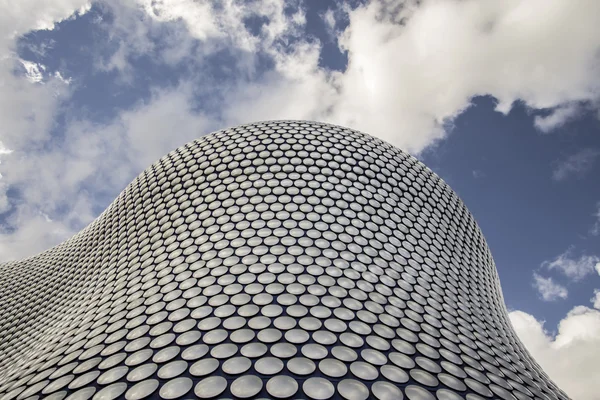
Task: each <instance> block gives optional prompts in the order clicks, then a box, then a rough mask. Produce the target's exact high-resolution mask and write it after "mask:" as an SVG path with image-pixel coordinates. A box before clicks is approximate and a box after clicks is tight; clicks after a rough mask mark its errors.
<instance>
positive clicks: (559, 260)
mask: <svg viewBox="0 0 600 400" xmlns="http://www.w3.org/2000/svg"><path fill="white" fill-rule="evenodd" d="M572 252H573V249H572V248H569V249H567V250H566V251H565V252H564V253H562V254H559V255H558V256H557V257H556V258H554V259H553V260H550V261H544V262H543V263H542V265H541V266H542V268H546V269H548V270H557V271H559V272H560V273H562V274H563V275H564V276H566V277H567V278H569V279H570V280H572V281H574V282H576V281H580V280H581V279H583V278H585V277H586V276H588V275H590V274H593V273H594V272H597V273H598V274H600V257H598V256H596V255H587V254H582V255H581V256H579V257H573V256H572Z"/></svg>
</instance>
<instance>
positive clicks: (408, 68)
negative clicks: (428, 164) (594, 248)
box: [0, 0, 600, 256]
mask: <svg viewBox="0 0 600 400" xmlns="http://www.w3.org/2000/svg"><path fill="white" fill-rule="evenodd" d="M100 3H102V4H103V7H106V9H108V10H111V12H112V18H107V19H106V20H105V21H102V22H101V24H103V25H105V26H106V32H108V38H109V41H110V43H111V46H112V47H111V48H113V49H115V51H114V52H113V53H112V54H110V57H108V58H99V59H98V60H97V69H98V71H100V72H107V71H110V72H115V73H116V74H115V75H116V76H117V79H121V80H122V81H124V82H126V83H129V84H133V82H134V80H135V79H134V78H135V77H136V76H137V75H138V74H136V71H135V68H136V66H135V62H134V60H136V59H139V58H140V57H144V56H145V57H147V58H146V59H147V60H149V62H152V63H156V64H161V65H166V66H170V67H173V66H184V68H182V69H183V70H184V71H185V72H184V74H185V76H181V77H174V78H173V77H170V78H173V79H171V81H170V82H171V86H173V82H174V81H175V82H177V81H179V85H177V84H175V86H174V87H175V88H177V89H178V90H183V89H182V88H185V90H187V91H186V92H185V93H182V94H180V95H176V94H175V93H174V92H172V91H171V90H170V89H168V90H165V88H164V86H161V85H164V83H163V82H146V83H144V84H145V85H149V88H148V90H147V91H146V93H148V92H149V93H153V94H152V95H151V96H150V98H147V99H143V101H142V102H134V103H133V105H132V106H128V107H127V108H125V109H123V110H121V113H120V115H117V116H116V117H115V118H113V119H111V120H110V121H102V123H98V122H96V121H92V120H90V121H86V120H81V119H76V118H75V119H73V118H71V119H68V120H67V122H68V123H69V124H70V125H71V126H68V127H66V128H65V130H66V131H68V132H70V133H69V134H70V135H72V137H73V141H74V142H77V143H81V145H82V146H90V147H93V146H97V145H98V143H100V144H99V145H98V147H97V149H98V151H109V152H110V155H109V156H106V157H107V160H106V161H104V160H103V159H102V158H101V157H100V156H98V155H96V154H93V155H89V157H91V159H92V160H96V161H97V163H93V162H89V163H86V161H85V160H82V157H80V156H79V155H78V153H77V151H65V152H62V153H61V147H60V146H63V145H65V144H64V142H62V141H61V140H58V141H56V142H55V140H56V138H54V137H53V136H52V128H53V127H54V124H55V123H56V116H57V115H58V114H59V113H60V112H61V110H62V107H64V106H65V104H68V99H69V93H70V92H71V91H73V90H76V89H75V88H73V86H75V85H68V82H69V79H68V78H69V77H63V76H62V75H57V74H56V73H54V74H48V76H46V75H45V74H44V73H43V72H44V71H43V70H42V69H41V66H37V65H35V68H37V69H38V72H40V74H41V76H42V80H41V81H40V82H31V80H36V79H38V77H39V74H37V72H36V70H35V68H34V66H33V65H32V64H27V65H25V64H20V65H21V66H22V67H23V68H29V69H25V72H24V73H23V74H21V75H20V76H19V75H18V74H17V75H15V74H14V73H13V72H14V65H15V63H18V62H20V61H19V60H18V59H17V58H16V56H11V57H12V58H8V59H7V58H4V59H2V60H3V61H2V62H3V63H4V64H3V66H2V68H1V71H0V74H1V75H0V79H3V80H4V86H3V92H2V94H0V121H2V125H3V127H6V129H5V130H3V131H2V132H1V133H0V141H1V142H2V144H3V146H4V147H5V148H7V149H11V150H14V152H13V153H12V154H7V155H2V161H3V164H2V174H3V175H4V177H3V178H2V180H3V183H4V185H3V186H0V209H1V210H3V211H4V213H5V218H4V220H5V225H6V226H5V229H4V231H3V234H2V238H3V239H1V240H0V242H1V241H2V240H5V243H10V236H11V235H13V234H16V233H18V232H19V229H20V227H24V226H26V221H27V219H28V218H29V219H33V218H38V217H37V216H39V215H40V214H39V213H43V214H45V215H48V216H49V217H50V219H52V221H53V222H54V223H55V224H64V227H65V229H64V230H62V231H63V232H67V231H68V232H71V231H72V230H74V229H75V230H77V229H80V228H82V227H83V225H85V224H86V223H88V222H90V221H91V219H92V218H93V215H95V214H96V213H97V210H98V209H99V208H100V209H102V208H104V207H106V205H107V204H108V201H109V200H107V197H110V196H109V193H111V194H112V195H113V196H114V195H116V194H117V193H118V191H119V190H120V189H122V188H123V186H124V185H125V184H126V182H127V179H125V178H119V179H116V178H115V179H113V180H109V179H108V178H106V175H107V174H108V172H107V169H106V168H107V167H106V166H105V165H111V168H116V169H117V170H118V171H120V173H119V174H118V176H119V177H125V176H127V177H129V179H131V178H133V176H135V173H138V172H140V170H141V169H142V168H143V167H145V166H147V165H148V164H149V163H150V162H151V161H152V160H153V159H155V158H156V157H159V156H160V155H162V154H164V153H166V152H167V151H169V150H171V149H172V148H173V147H175V145H176V144H180V143H181V142H180V141H177V140H173V141H169V140H166V139H165V136H164V132H163V131H168V132H169V134H170V133H172V132H173V131H174V130H173V129H172V128H171V127H167V126H165V124H164V122H163V121H164V120H165V119H168V120H170V121H173V123H174V124H177V130H178V131H179V132H182V133H181V135H180V136H178V138H179V139H181V140H189V139H191V138H192V137H195V136H198V135H200V134H201V133H203V132H207V131H210V130H212V129H214V128H217V127H221V126H227V125H233V124H237V123H242V122H248V121H254V120H259V119H275V118H300V119H318V120H324V121H328V122H333V123H337V124H341V125H346V126H350V127H353V128H356V129H360V130H364V131H367V132H369V133H371V134H374V135H376V136H379V137H380V138H382V139H384V140H387V141H389V142H391V143H393V144H395V145H397V146H399V147H401V148H403V149H405V150H407V151H410V152H412V153H419V152H420V151H422V150H424V149H425V148H427V147H428V146H431V145H432V144H434V143H436V142H438V141H439V140H441V139H443V138H444V137H445V135H446V134H447V129H448V126H451V123H452V121H453V119H454V118H456V117H457V116H458V115H459V114H460V113H461V112H463V111H464V110H466V109H467V108H468V107H469V106H470V105H471V100H472V99H473V97H475V96H479V95H489V96H492V97H494V98H495V99H496V100H497V110H498V111H499V112H503V113H508V112H509V111H510V109H511V107H512V104H513V103H514V102H516V101H521V102H522V103H523V104H525V105H526V106H527V107H529V108H531V109H532V110H533V111H534V112H535V111H537V110H540V111H543V113H544V115H545V116H544V117H539V118H537V119H536V122H535V123H536V125H537V127H538V128H539V129H540V130H541V131H544V132H546V131H551V130H552V129H553V127H556V126H560V125H561V124H563V123H565V121H568V119H569V118H571V117H573V116H574V115H576V113H577V110H579V108H580V107H582V106H587V107H589V106H590V105H593V104H597V101H598V93H600V90H599V89H600V82H599V81H598V80H597V79H596V77H597V76H598V75H599V74H598V73H599V72H600V62H599V57H600V51H599V50H600V24H597V18H596V15H598V14H599V13H600V2H597V1H594V0H582V1H578V2H571V1H568V0H530V1H528V2H523V1H520V0H506V1H502V2H498V1H493V0H484V1H480V0H464V1H456V0H436V1H433V0H425V1H416V0H386V1H380V0H373V1H371V2H368V3H367V4H365V5H361V6H358V7H354V8H352V7H351V6H344V7H339V8H337V9H336V10H334V13H333V14H332V13H325V14H324V15H323V17H324V18H325V21H327V22H328V23H329V24H330V26H335V32H334V39H335V40H336V41H337V43H338V45H339V48H340V50H341V51H343V52H345V53H346V56H347V58H348V65H347V66H346V68H345V69H342V70H341V71H337V70H336V71H333V70H330V69H328V68H326V67H325V66H323V65H322V64H321V62H320V57H321V52H322V44H321V43H320V41H319V40H318V39H317V38H314V37H309V36H307V35H306V16H305V10H304V9H303V3H302V2H300V1H293V2H284V1H281V0H252V1H241V0H240V1H238V0H223V1H220V2H219V1H204V0H153V1H150V0H128V1H125V2H120V1H116V0H101V1H100ZM89 7H90V3H89V2H88V1H84V0H58V1H53V2H50V1H42V2H40V1H37V0H36V1H34V0H26V1H22V2H19V7H11V8H10V10H9V13H8V14H7V13H5V14H3V15H1V16H0V33H1V34H2V39H1V40H3V42H2V43H0V45H1V46H0V51H4V52H5V53H6V54H9V53H10V52H11V51H13V50H10V49H12V48H13V47H14V46H13V45H14V39H15V38H17V37H18V36H19V35H22V34H25V33H27V32H29V31H31V30H34V29H52V28H53V26H54V24H55V23H56V22H58V21H63V20H65V19H68V18H71V17H72V16H74V15H77V13H82V12H85V11H87V10H88V9H89ZM100 8H101V9H103V8H102V7H100ZM249 20H252V21H254V22H253V24H248V21H249ZM331 24H333V25H331ZM250 25H253V26H250ZM96 45H99V43H96ZM98 50H105V49H98ZM95 53H96V54H98V55H99V56H98V57H101V56H100V55H101V54H106V53H105V52H102V51H97V52H95ZM11 54H12V53H11ZM223 58H225V59H226V60H227V62H226V63H224V62H223V61H222V60H223ZM7 60H8V61H7ZM69 61H70V60H68V59H67V60H64V62H65V63H67V64H68V63H69ZM25 62H31V61H28V60H25ZM215 63H219V64H218V65H217V64H215ZM27 71H29V72H27ZM28 76H29V79H28ZM75 79H77V78H75ZM38 80H39V79H38ZM41 82H44V84H40V83H41ZM154 86H156V87H154ZM57 93H58V95H57ZM167 99H171V100H173V103H169V102H168V101H170V100H167ZM199 99H200V100H199ZM158 116H162V118H163V119H161V118H159V117H158ZM186 124H190V125H189V126H188V125H186ZM97 132H100V133H102V135H104V136H102V137H100V136H99V134H95V133H97ZM88 135H89V136H90V138H87V139H85V138H80V136H88ZM179 139H178V140H179ZM112 143H115V144H116V145H113V144H112ZM134 143H135V144H134ZM115 146H117V147H115ZM118 146H120V147H118ZM125 149H126V150H128V151H129V150H131V151H132V153H131V154H135V157H132V156H131V154H127V153H126V152H125ZM86 151H87V150H86ZM90 151H91V150H90ZM84 153H85V152H84ZM94 157H96V158H94ZM119 157H121V158H119ZM131 158H135V161H130V159H131ZM100 160H102V161H100ZM111 160H114V161H111ZM50 161H55V162H56V163H57V164H56V165H57V167H56V168H54V170H55V171H44V172H42V173H39V174H38V175H39V176H40V177H39V178H34V177H32V176H27V175H26V171H29V173H30V174H31V173H32V172H31V171H35V169H34V167H35V168H37V167H38V166H40V165H44V164H42V162H50ZM136 161H137V162H136ZM142 162H143V163H145V164H143V165H142ZM73 166H78V167H79V168H78V170H77V171H71V170H67V169H66V168H67V167H71V168H73ZM135 168H139V169H138V170H136V171H135V173H134V172H133V170H134V169H135ZM47 169H49V168H47ZM60 171H62V172H64V173H66V174H67V172H68V174H67V176H68V178H67V179H57V178H56V177H57V176H60V175H57V173H58V172H60ZM42 177H46V178H48V179H56V180H55V181H53V182H52V184H53V185H54V186H55V188H46V187H44V185H48V184H46V183H44V182H42ZM98 179H105V180H106V181H102V182H104V183H105V184H106V186H105V187H104V188H103V189H102V190H105V191H106V193H102V194H101V195H98V194H97V193H95V191H96V190H100V189H95V187H97V186H95V185H94V184H95V183H97V182H98V181H97V180H98ZM33 185H38V186H35V187H34V186H33ZM39 185H41V186H39ZM67 185H72V186H71V187H67ZM111 185H112V186H111ZM118 185H121V186H118ZM11 189H13V190H11ZM79 189H82V190H83V189H85V190H83V191H82V190H79ZM78 190H79V191H78ZM61 191H63V192H64V193H70V194H73V197H69V196H57V195H56V194H55V193H54V192H57V193H60V192H61ZM78 193H81V194H78ZM86 193H87V194H86ZM82 196H84V197H85V196H87V197H85V198H84V197H82ZM98 199H101V200H98ZM87 202H90V204H89V205H87V206H85V207H84V206H82V205H81V204H87ZM76 204H80V205H79V206H78V207H79V211H78V212H77V215H80V216H81V217H76V216H74V214H73V215H70V214H69V213H67V212H64V210H71V209H75V207H76ZM23 207H29V208H28V210H24V209H22V208H23ZM59 210H63V212H59ZM11 213H14V215H13V214H11ZM19 215H20V217H18V216H19ZM27 216H29V217H27ZM86 218H87V219H86ZM39 221H42V220H41V219H40V220H39ZM77 221H79V222H77ZM78 224H79V225H78ZM38 229H40V230H41V228H38ZM48 229H50V230H52V231H60V230H56V229H54V228H52V227H51V226H50V223H48ZM15 232H16V233H15ZM51 237H55V236H52V235H51ZM32 240H33V239H32ZM48 243H49V242H48ZM9 247H10V246H9V245H6V247H5V248H9ZM32 248H33V247H32ZM23 249H27V246H24V247H23ZM24 251H25V253H13V254H12V256H22V255H25V254H31V253H27V251H26V250H24Z"/></svg>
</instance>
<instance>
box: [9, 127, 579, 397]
mask: <svg viewBox="0 0 600 400" xmlns="http://www.w3.org/2000/svg"><path fill="white" fill-rule="evenodd" d="M67 397H68V398H70V399H87V398H94V399H115V398H126V399H128V400H133V399H141V398H146V397H151V398H163V399H176V398H194V397H199V398H214V397H219V398H256V397H263V398H310V399H328V398H346V399H367V398H377V399H394V400H397V399H402V398H408V399H410V400H428V399H438V400H455V399H467V400H478V399H486V398H499V399H513V400H514V399H518V400H521V399H566V398H567V397H566V395H565V394H564V393H563V392H561V391H560V390H559V389H558V388H557V387H556V386H555V385H554V383H552V382H551V381H550V380H549V378H548V377H547V375H546V374H545V373H544V372H543V371H542V370H541V368H540V367H539V366H538V364H537V363H536V362H535V361H534V360H533V359H532V358H531V356H530V355H529V354H528V353H527V351H526V350H525V349H524V347H523V345H522V344H521V343H520V342H519V340H518V338H517V337H516V335H515V333H514V331H513V329H512V327H511V325H510V322H509V320H508V315H507V312H506V308H505V305H504V301H503V298H502V293H501V289H500V284H499V280H498V276H497V272H496V268H495V265H494V262H493V259H492V257H491V254H490V252H489V250H488V247H487V245H486V242H485V240H484V238H483V236H482V234H481V232H480V230H479V228H478V227H477V224H476V223H475V221H474V220H473V218H472V216H471V215H470V213H469V212H468V211H467V209H466V208H465V206H464V204H463V203H462V202H461V200H460V199H459V198H458V197H457V196H456V194H455V193H454V192H452V190H451V189H450V188H449V187H448V186H447V185H446V184H445V183H444V182H443V181H442V180H441V179H440V178H439V177H438V176H436V175H435V174H434V173H432V172H431V171H430V170H429V169H428V168H427V167H425V166H424V165H423V164H421V163H420V162H418V161H417V160H416V159H415V158H413V157H411V156H409V155H407V154H405V153H403V152H402V151H400V150H398V149H396V148H394V147H393V146H391V145H389V144H387V143H385V142H382V141H381V140H378V139H375V138H373V137H371V136H368V135H365V134H363V133H360V132H357V131H353V130H350V129H346V128H342V127H338V126H334V125H329V124H322V123H316V122H306V121H271V122H261V123H256V124H249V125H243V126H239V127H236V128H232V129H227V130H223V131H219V132H215V133H213V134H210V135H207V136H204V137H202V138H201V139H198V140H196V141H194V142H191V143H189V144H187V145H185V146H183V147H180V148H178V149H177V150H175V151H173V152H171V153H169V154H168V155H167V156H165V157H163V158H162V159H161V160H159V161H158V162H157V163H155V164H154V165H152V166H151V167H150V168H148V169H147V170H146V171H144V172H143V173H142V174H141V175H140V176H138V177H137V178H136V179H135V180H134V181H133V182H132V183H131V184H130V185H129V186H128V187H127V188H126V189H125V190H124V191H123V192H122V193H121V195H120V196H119V197H118V198H117V199H116V200H115V201H114V202H113V203H112V204H111V205H110V206H109V207H108V209H107V210H106V211H105V212H104V213H102V215H100V217H98V219H96V220H95V221H94V222H93V223H92V224H90V225H89V226H88V227H86V228H85V229H84V230H83V231H81V232H80V233H78V234H77V235H75V236H73V237H72V238H71V239H69V240H67V241H65V242H64V243H62V244H60V245H58V246H56V247H54V248H52V249H50V250H48V251H46V252H44V253H41V254H39V255H37V256H35V257H31V258H28V259H25V260H22V261H16V262H10V263H4V264H1V265H0V399H36V398H51V399H63V398H67Z"/></svg>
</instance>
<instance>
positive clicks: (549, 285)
mask: <svg viewBox="0 0 600 400" xmlns="http://www.w3.org/2000/svg"><path fill="white" fill-rule="evenodd" d="M533 287H534V288H535V289H536V290H537V291H538V294H539V295H540V297H541V298H542V300H544V301H555V300H558V299H563V300H564V299H566V298H567V296H568V295H569V292H568V290H567V288H566V287H564V286H562V285H559V284H558V283H556V282H554V280H553V279H552V278H550V277H547V278H545V277H543V276H541V275H539V274H538V273H536V272H534V273H533Z"/></svg>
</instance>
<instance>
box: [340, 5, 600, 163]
mask: <svg viewBox="0 0 600 400" xmlns="http://www.w3.org/2000/svg"><path fill="white" fill-rule="evenodd" d="M420 3H421V4H420V5H417V4H418V3H417V2H415V1H386V2H381V1H374V2H371V3H370V4H369V5H367V6H365V7H360V8H358V9H356V10H353V11H350V13H349V16H350V25H349V26H348V28H347V29H346V32H345V33H344V34H343V35H342V37H341V38H340V45H341V47H342V48H343V49H344V50H347V51H348V57H349V66H348V69H347V71H346V72H345V73H344V75H343V76H342V77H340V79H339V81H338V82H337V83H338V84H339V86H340V87H341V96H340V99H339V102H338V103H337V104H336V107H335V112H334V114H333V115H334V117H335V118H336V119H337V120H339V121H340V122H345V123H349V124H350V125H352V126H355V127H357V128H359V129H363V130H365V131H369V132H373V133H374V134H376V135H378V136H380V137H382V138H384V139H387V140H389V141H391V142H393V143H395V144H397V145H400V146H402V147H404V148H406V149H408V150H410V151H413V152H415V151H419V150H421V149H422V148H423V147H425V146H427V145H429V144H431V143H432V142H433V141H435V140H436V139H439V138H441V137H443V136H444V132H443V129H442V124H443V123H444V121H447V120H449V119H452V118H454V117H455V116H456V115H458V114H459V113H460V112H462V111H463V110H465V109H466V108H467V107H468V106H469V104H470V99H471V98H472V97H473V96H477V95H483V94H489V95H491V96H493V97H495V98H496V99H497V100H498V107H497V108H498V110H499V111H502V112H508V111H509V110H510V105H511V104H513V103H514V102H515V101H516V100H522V101H523V102H524V103H525V104H526V105H527V106H529V107H531V108H534V109H545V108H555V107H558V108H559V109H561V110H562V109H563V107H565V106H566V105H571V104H577V103H578V102H587V101H592V100H594V99H596V98H597V96H598V92H599V90H598V89H599V88H600V82H599V81H598V79H596V77H597V76H598V74H599V72H600V63H599V62H598V61H599V49H600V24H598V23H597V19H596V17H595V16H592V15H595V14H597V13H599V12H600V3H599V2H597V1H594V0H589V1H581V2H576V3H574V2H570V1H564V0H552V1H547V0H535V1H527V2H523V1H520V0H507V1H493V0H488V1H479V0H466V1H451V0H448V1H444V0H442V1H423V2H420ZM391 9H394V10H398V11H397V12H393V11H391V12H390V10H391ZM590 13H591V14H590ZM400 20H403V21H404V22H403V23H402V24H400V23H398V21H400ZM552 122H554V124H559V123H562V120H560V119H558V118H555V119H554V121H551V120H550V119H546V120H543V122H540V123H539V124H540V127H543V129H545V130H549V129H550V128H551V127H552Z"/></svg>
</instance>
